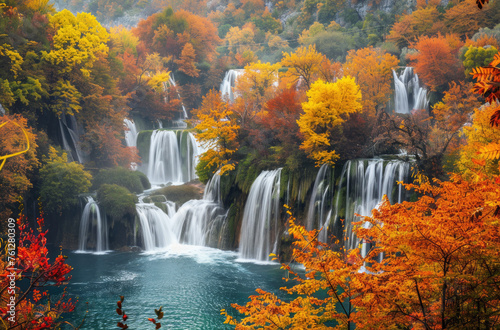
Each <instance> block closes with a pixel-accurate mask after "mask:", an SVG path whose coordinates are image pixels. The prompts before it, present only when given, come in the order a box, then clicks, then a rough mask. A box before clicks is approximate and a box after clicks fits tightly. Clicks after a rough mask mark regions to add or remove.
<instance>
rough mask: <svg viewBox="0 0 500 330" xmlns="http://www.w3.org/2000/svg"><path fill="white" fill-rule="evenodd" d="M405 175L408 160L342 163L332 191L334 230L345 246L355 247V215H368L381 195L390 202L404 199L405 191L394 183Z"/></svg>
mask: <svg viewBox="0 0 500 330" xmlns="http://www.w3.org/2000/svg"><path fill="white" fill-rule="evenodd" d="M409 175H410V163H408V162H405V161H402V160H383V159H368V160H366V159H360V160H350V161H348V162H347V163H346V164H345V165H344V168H343V169H342V174H341V178H340V182H339V185H338V188H337V193H336V200H335V210H336V214H335V217H334V219H335V220H336V222H335V229H334V231H335V234H336V236H337V237H339V238H340V237H343V238H344V246H345V247H346V249H353V248H355V247H357V246H358V240H357V237H356V235H355V234H354V233H353V231H352V228H353V225H352V223H353V222H356V221H358V220H359V219H358V218H357V217H356V216H355V214H359V215H361V216H370V215H371V211H372V210H373V209H374V208H376V207H377V205H378V204H379V203H380V201H382V197H383V196H384V195H387V197H388V198H389V200H390V201H391V203H395V202H397V203H401V202H403V201H404V200H406V192H407V191H406V190H405V189H404V187H403V186H402V185H398V184H397V182H399V181H401V182H408V179H409ZM339 219H344V220H343V221H342V222H341V221H339ZM365 248H366V247H365Z"/></svg>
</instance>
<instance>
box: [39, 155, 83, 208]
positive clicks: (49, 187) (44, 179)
mask: <svg viewBox="0 0 500 330" xmlns="http://www.w3.org/2000/svg"><path fill="white" fill-rule="evenodd" d="M40 179H41V184H40V198H41V200H42V202H43V205H44V207H45V210H47V211H49V212H55V213H60V212H62V211H64V210H69V209H71V208H72V207H75V206H77V205H78V195H79V194H83V193H86V192H88V191H89V188H90V185H91V184H90V181H91V180H92V175H91V174H90V173H89V172H87V171H85V170H84V169H83V165H81V164H79V163H77V162H70V163H68V159H67V154H66V153H65V152H63V153H62V155H61V156H59V155H58V154H57V151H56V150H55V149H54V148H52V147H50V151H49V159H48V160H47V162H46V164H45V165H43V166H42V168H41V169H40Z"/></svg>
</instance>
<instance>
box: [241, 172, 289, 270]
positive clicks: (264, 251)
mask: <svg viewBox="0 0 500 330" xmlns="http://www.w3.org/2000/svg"><path fill="white" fill-rule="evenodd" d="M280 176H281V169H277V170H274V171H264V172H262V173H261V174H260V175H259V176H258V177H257V179H255V181H254V183H253V184H252V186H251V188H250V193H249V195H248V199H247V201H246V204H245V210H244V213H243V221H242V224H241V233H240V246H239V254H240V256H241V258H243V259H256V260H262V261H267V260H269V254H270V253H273V252H276V250H277V244H278V238H279V217H280V209H281V208H280Z"/></svg>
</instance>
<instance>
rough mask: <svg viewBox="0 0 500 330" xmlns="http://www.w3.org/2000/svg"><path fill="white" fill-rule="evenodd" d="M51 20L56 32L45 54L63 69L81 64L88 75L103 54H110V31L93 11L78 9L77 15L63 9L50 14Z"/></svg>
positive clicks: (69, 69) (64, 70)
mask: <svg viewBox="0 0 500 330" xmlns="http://www.w3.org/2000/svg"><path fill="white" fill-rule="evenodd" d="M50 24H51V26H52V28H53V29H55V30H56V33H55V35H54V37H53V40H52V42H53V45H52V50H51V51H50V52H49V53H47V52H43V56H44V58H45V59H46V60H47V61H49V62H50V63H52V64H54V65H58V66H60V70H59V71H60V72H61V73H65V72H70V71H71V70H73V69H74V68H75V67H76V68H79V69H80V71H81V72H82V73H83V75H85V76H89V74H90V72H89V69H91V68H92V66H93V64H94V62H95V61H96V60H97V59H98V58H99V57H101V56H103V57H104V56H106V55H107V54H108V50H109V49H108V46H107V42H108V40H109V34H108V32H107V31H106V29H105V28H104V27H102V26H101V24H100V23H99V22H98V21H97V20H96V18H95V17H94V16H92V15H91V14H89V13H78V14H77V16H76V17H75V16H74V15H73V14H72V13H71V12H70V11H69V10H66V9H64V10H62V11H60V12H58V13H57V14H55V15H54V16H51V17H50Z"/></svg>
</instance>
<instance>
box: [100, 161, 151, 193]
mask: <svg viewBox="0 0 500 330" xmlns="http://www.w3.org/2000/svg"><path fill="white" fill-rule="evenodd" d="M103 184H116V185H119V186H122V187H125V188H127V189H128V190H129V191H131V192H133V193H136V194H139V193H141V192H143V191H144V190H146V189H149V188H151V184H150V183H149V180H148V177H147V176H146V175H145V174H144V173H142V172H139V171H132V170H129V169H126V168H123V167H115V168H109V169H103V170H100V171H99V173H98V174H97V175H96V176H95V178H94V185H93V187H94V189H98V188H99V187H100V186H101V185H103Z"/></svg>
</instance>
